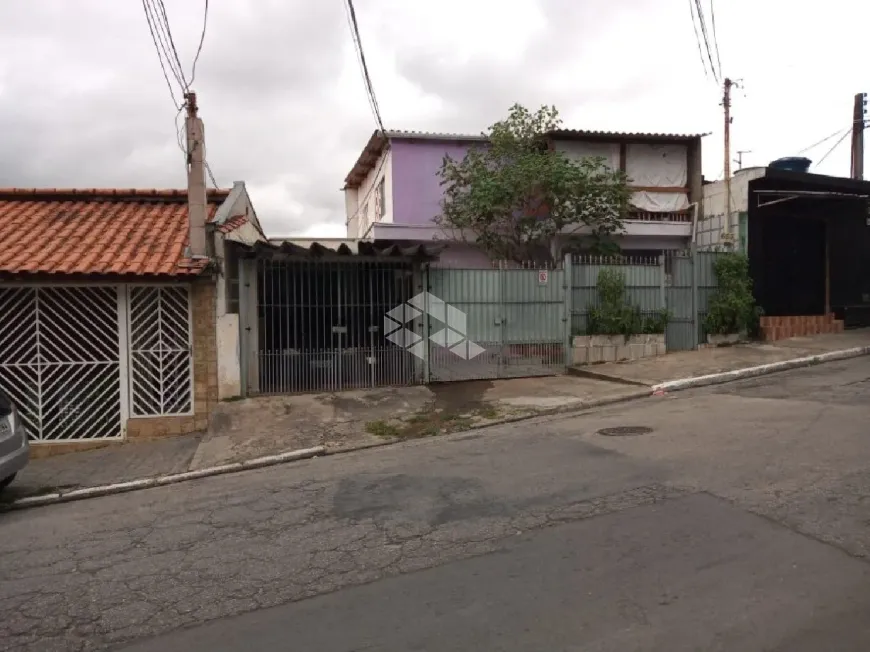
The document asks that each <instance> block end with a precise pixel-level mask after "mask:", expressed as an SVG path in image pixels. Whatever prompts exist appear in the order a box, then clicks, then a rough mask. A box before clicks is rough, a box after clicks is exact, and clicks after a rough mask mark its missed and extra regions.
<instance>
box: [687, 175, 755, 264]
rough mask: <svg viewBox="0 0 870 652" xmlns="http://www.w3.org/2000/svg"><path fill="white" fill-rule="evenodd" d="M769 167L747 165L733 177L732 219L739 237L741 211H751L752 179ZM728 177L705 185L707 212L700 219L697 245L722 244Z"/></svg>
mask: <svg viewBox="0 0 870 652" xmlns="http://www.w3.org/2000/svg"><path fill="white" fill-rule="evenodd" d="M766 171H767V168H746V169H744V170H740V171H739V172H737V173H736V174H735V175H734V176H733V177H731V212H730V213H731V222H730V226H731V229H730V232H731V233H732V234H733V235H734V237H735V238H736V237H737V235H738V230H739V225H740V217H739V215H740V213H746V212H748V211H749V182H750V181H752V180H753V179H757V178H759V177H763V176H764V174H765V172H766ZM726 196H727V193H726V190H725V180H724V179H720V180H719V181H714V182H713V183H708V184H706V185H705V186H704V201H703V204H702V206H703V213H702V214H701V216H700V218H699V220H698V228H697V236H696V238H697V239H696V244H697V245H698V247H699V248H701V249H709V248H711V247H716V246H718V245H720V244H722V234H723V233H724V232H725V221H726V215H727V212H726V209H725V206H726Z"/></svg>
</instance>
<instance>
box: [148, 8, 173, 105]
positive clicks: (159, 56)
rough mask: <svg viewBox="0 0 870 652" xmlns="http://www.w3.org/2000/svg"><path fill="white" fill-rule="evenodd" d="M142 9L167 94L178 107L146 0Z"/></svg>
mask: <svg viewBox="0 0 870 652" xmlns="http://www.w3.org/2000/svg"><path fill="white" fill-rule="evenodd" d="M142 9H144V10H145V19H146V20H147V21H148V31H149V32H151V41H152V42H153V43H154V49H155V50H156V51H157V59H158V61H159V62H160V70H162V71H163V79H165V80H166V86H167V88H169V95H170V97H172V103H173V104H174V105H175V108H176V109H178V108H179V107H180V106H181V105H180V104H179V103H178V100H176V99H175V92H174V91H173V90H172V82H170V81H169V75H168V74H167V73H166V66H165V65H164V64H163V54H162V53H161V46H162V44H163V42H162V40H160V39H159V37H158V36H157V35H156V34H155V29H154V28H155V25H154V24H152V22H151V14H150V13H149V5H148V3H147V2H146V0H142ZM158 41H160V44H158ZM170 70H171V71H172V73H173V74H174V75H175V80H176V81H179V80H178V75H177V74H176V73H175V70H174V69H173V68H172V66H170ZM179 83H180V82H179Z"/></svg>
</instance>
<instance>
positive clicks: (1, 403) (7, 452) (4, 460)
mask: <svg viewBox="0 0 870 652" xmlns="http://www.w3.org/2000/svg"><path fill="white" fill-rule="evenodd" d="M29 457H30V440H29V439H28V437H27V428H25V427H24V421H23V420H22V419H21V417H20V416H19V415H18V412H17V411H16V409H15V405H14V404H13V403H12V400H11V399H10V398H9V397H8V396H7V395H6V394H5V393H4V392H3V390H2V389H0V490H3V489H5V488H6V487H8V486H9V483H11V482H12V481H13V480H14V479H15V475H16V474H17V473H18V472H19V471H21V469H23V468H24V467H25V466H27V461H28V459H29Z"/></svg>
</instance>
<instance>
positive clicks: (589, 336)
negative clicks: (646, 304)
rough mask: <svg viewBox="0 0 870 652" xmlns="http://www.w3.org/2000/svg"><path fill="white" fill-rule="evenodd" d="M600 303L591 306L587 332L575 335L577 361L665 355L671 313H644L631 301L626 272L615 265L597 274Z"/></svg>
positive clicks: (588, 313)
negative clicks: (627, 288) (628, 295)
mask: <svg viewBox="0 0 870 652" xmlns="http://www.w3.org/2000/svg"><path fill="white" fill-rule="evenodd" d="M597 289H598V299H599V301H598V305H597V306H588V312H587V322H586V330H585V335H576V336H575V337H574V343H573V348H574V358H575V360H574V362H575V364H594V363H597V362H620V361H622V360H629V359H637V358H645V357H651V356H656V355H663V354H664V353H665V352H666V350H667V347H666V343H665V330H666V329H667V325H668V320H669V318H670V313H668V311H667V310H664V309H662V310H658V311H656V312H654V313H652V314H649V315H644V314H643V312H642V311H641V309H640V306H637V305H633V304H631V303H629V301H628V298H627V296H626V295H627V292H626V287H625V275H624V274H623V273H622V272H620V271H618V270H615V269H603V270H601V271H600V272H599V274H598V282H597Z"/></svg>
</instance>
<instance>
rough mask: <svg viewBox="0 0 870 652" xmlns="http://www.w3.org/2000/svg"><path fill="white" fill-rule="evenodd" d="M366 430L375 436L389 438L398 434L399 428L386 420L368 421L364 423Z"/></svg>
mask: <svg viewBox="0 0 870 652" xmlns="http://www.w3.org/2000/svg"><path fill="white" fill-rule="evenodd" d="M366 432H367V433H369V434H370V435H374V436H375V437H384V438H385V439H391V438H394V437H398V436H399V435H400V431H399V428H398V427H396V426H394V425H393V424H392V423H387V422H386V421H369V422H368V423H366Z"/></svg>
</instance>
